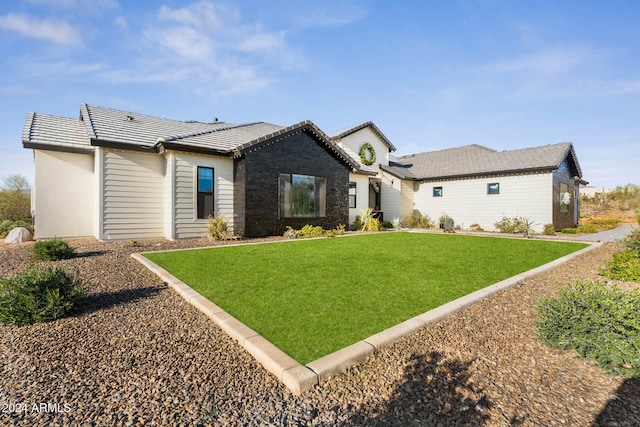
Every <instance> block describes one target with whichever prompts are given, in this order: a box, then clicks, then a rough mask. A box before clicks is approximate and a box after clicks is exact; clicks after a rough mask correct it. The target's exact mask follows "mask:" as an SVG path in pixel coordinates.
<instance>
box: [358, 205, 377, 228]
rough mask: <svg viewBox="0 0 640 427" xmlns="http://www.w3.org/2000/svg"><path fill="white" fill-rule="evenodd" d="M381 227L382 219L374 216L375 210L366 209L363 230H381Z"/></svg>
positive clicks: (363, 215)
mask: <svg viewBox="0 0 640 427" xmlns="http://www.w3.org/2000/svg"><path fill="white" fill-rule="evenodd" d="M381 229H382V225H381V224H380V220H379V219H378V218H375V217H374V216H373V210H372V209H371V208H368V209H366V210H365V211H364V212H363V213H362V231H380V230H381Z"/></svg>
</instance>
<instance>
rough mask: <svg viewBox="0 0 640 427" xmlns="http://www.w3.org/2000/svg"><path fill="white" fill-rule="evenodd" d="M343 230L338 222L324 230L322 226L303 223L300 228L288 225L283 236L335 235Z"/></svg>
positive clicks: (342, 225) (301, 237)
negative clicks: (334, 226) (329, 228)
mask: <svg viewBox="0 0 640 427" xmlns="http://www.w3.org/2000/svg"><path fill="white" fill-rule="evenodd" d="M344 232H345V226H344V224H338V226H337V227H336V228H334V229H332V230H325V229H323V228H322V227H320V226H319V225H318V226H313V225H310V224H307V225H305V226H304V227H302V228H301V229H300V230H295V229H293V228H291V227H290V226H287V230H286V231H285V232H284V234H283V236H284V237H286V238H287V239H309V238H313V237H335V236H342V235H343V234H344Z"/></svg>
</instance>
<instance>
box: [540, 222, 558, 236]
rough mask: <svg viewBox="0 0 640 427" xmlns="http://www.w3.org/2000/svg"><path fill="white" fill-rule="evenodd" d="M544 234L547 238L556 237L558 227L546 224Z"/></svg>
mask: <svg viewBox="0 0 640 427" xmlns="http://www.w3.org/2000/svg"><path fill="white" fill-rule="evenodd" d="M542 234H544V235H545V236H555V235H556V227H555V226H554V225H553V224H545V225H544V231H543V232H542Z"/></svg>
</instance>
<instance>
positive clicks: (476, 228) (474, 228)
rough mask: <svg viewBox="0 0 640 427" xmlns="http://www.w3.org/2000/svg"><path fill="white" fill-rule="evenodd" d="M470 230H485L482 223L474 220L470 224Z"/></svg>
mask: <svg viewBox="0 0 640 427" xmlns="http://www.w3.org/2000/svg"><path fill="white" fill-rule="evenodd" d="M469 231H484V228H482V227H480V224H478V223H476V222H474V223H473V224H471V225H470V226H469Z"/></svg>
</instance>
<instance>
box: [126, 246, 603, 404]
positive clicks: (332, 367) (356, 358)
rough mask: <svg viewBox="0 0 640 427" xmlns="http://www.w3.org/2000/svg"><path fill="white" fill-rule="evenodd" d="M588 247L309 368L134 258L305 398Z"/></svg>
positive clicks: (149, 263) (157, 269) (150, 264)
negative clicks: (322, 385)
mask: <svg viewBox="0 0 640 427" xmlns="http://www.w3.org/2000/svg"><path fill="white" fill-rule="evenodd" d="M585 243H587V244H589V246H588V247H586V248H584V249H581V250H579V251H577V252H573V253H571V254H569V255H565V256H564V257H562V258H558V259H556V260H554V261H551V262H549V263H547V264H544V265H541V266H539V267H537V268H534V269H532V270H529V271H527V272H524V273H521V274H518V275H516V276H513V277H510V278H508V279H505V280H502V281H500V282H498V283H495V284H493V285H490V286H487V287H486V288H483V289H479V290H477V291H475V292H472V293H470V294H468V295H465V296H463V297H460V298H458V299H456V300H453V301H451V302H449V303H447V304H444V305H442V306H440V307H437V308H434V309H433V310H430V311H428V312H426V313H423V314H420V315H418V316H415V317H413V318H411V319H408V320H406V321H404V322H402V323H399V324H397V325H395V326H392V327H390V328H388V329H385V330H384V331H381V332H378V333H377V334H374V335H372V336H370V337H368V338H366V339H364V340H362V341H359V342H356V343H354V344H352V345H350V346H347V347H345V348H343V349H340V350H338V351H335V352H333V353H331V354H328V355H326V356H324V357H321V358H320V359H317V360H314V361H312V362H309V363H308V364H307V365H306V366H305V365H301V364H300V363H299V362H298V361H296V360H295V359H293V358H292V357H291V356H289V355H288V354H286V353H284V352H283V351H282V350H280V349H279V348H278V347H276V346H275V345H273V344H272V343H271V342H269V341H268V340H267V339H266V338H264V337H263V336H261V335H260V334H258V333H257V332H256V331H254V330H253V329H251V328H249V327H248V326H246V325H245V324H244V323H242V322H240V321H239V320H238V319H236V318H235V317H233V316H231V315H230V314H229V313H227V312H226V311H224V310H223V309H222V308H220V307H218V306H217V305H216V304H214V303H213V302H211V301H209V300H208V299H206V298H205V297H203V296H202V295H200V294H199V293H198V292H196V291H195V290H193V289H192V288H191V287H189V286H188V285H186V284H185V283H183V282H182V281H180V280H179V279H178V278H176V277H175V276H173V275H172V274H170V273H169V272H168V271H166V270H165V269H163V268H162V267H160V266H158V265H157V264H155V263H154V262H152V261H151V260H149V259H147V258H146V257H145V256H144V253H134V254H131V256H132V257H133V258H134V259H136V260H137V261H138V262H140V263H141V264H143V265H144V266H145V267H146V268H147V269H149V270H150V271H151V272H153V273H154V274H156V275H157V276H158V277H160V279H162V280H163V281H164V282H165V283H167V284H168V285H169V286H171V287H172V288H173V289H174V290H175V291H176V292H177V293H178V294H180V296H182V297H183V298H184V299H185V300H186V301H187V302H189V303H190V304H192V305H193V306H194V307H196V308H197V309H198V310H200V311H202V312H203V313H204V314H205V315H207V316H208V317H209V318H210V319H211V320H213V321H214V322H215V323H216V324H217V325H218V326H219V327H220V328H221V329H222V330H223V331H224V332H225V333H227V334H228V335H229V336H230V337H231V338H233V339H234V340H236V341H237V342H238V343H239V344H240V345H241V346H242V347H244V348H245V350H246V351H247V352H248V353H249V354H251V355H252V356H253V357H254V358H255V359H256V361H258V362H259V363H260V364H261V365H262V366H263V367H264V368H265V369H266V370H267V371H269V372H271V373H272V374H273V375H274V376H275V377H276V378H277V379H278V380H279V381H280V382H282V383H283V384H284V385H285V386H286V387H287V388H288V389H289V390H290V391H291V392H292V393H294V394H295V395H301V394H302V393H304V392H305V391H308V390H309V389H311V388H312V387H313V386H315V385H316V384H320V383H322V382H323V381H325V380H326V379H327V378H329V377H331V376H332V375H334V374H336V373H338V372H341V371H344V370H346V369H347V368H349V367H351V366H353V365H355V364H357V363H360V362H362V361H363V360H364V359H365V358H366V357H367V356H368V355H370V354H373V353H375V352H377V351H378V350H379V349H381V348H383V347H386V346H388V345H390V344H392V343H393V342H395V341H397V340H399V339H401V338H403V337H405V336H407V335H409V334H412V333H414V332H416V331H417V330H419V329H420V328H422V327H423V326H425V325H427V324H429V323H435V322H438V321H439V320H442V319H444V318H445V317H448V316H450V315H451V314H453V313H456V312H458V311H460V310H462V309H463V308H465V307H467V306H469V305H471V304H474V303H476V302H478V301H481V300H483V299H485V298H487V297H490V296H491V295H493V294H495V293H497V292H499V291H501V290H503V289H506V288H508V287H510V286H512V285H515V284H517V283H521V282H522V281H524V280H525V279H528V278H530V277H533V276H535V275H537V274H540V273H542V272H544V271H547V270H550V269H552V268H555V267H557V266H559V265H561V264H563V263H565V262H567V261H569V260H570V259H572V258H574V257H576V256H579V255H581V254H583V253H585V252H588V251H591V250H593V249H595V248H597V247H599V246H600V245H602V243H600V242H598V243H591V242H585Z"/></svg>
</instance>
